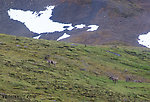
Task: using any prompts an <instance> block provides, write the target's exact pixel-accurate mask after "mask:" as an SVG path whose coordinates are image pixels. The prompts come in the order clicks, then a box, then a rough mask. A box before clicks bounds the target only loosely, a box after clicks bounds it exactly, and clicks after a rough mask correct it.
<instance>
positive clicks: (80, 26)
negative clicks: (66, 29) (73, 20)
mask: <svg viewBox="0 0 150 102" xmlns="http://www.w3.org/2000/svg"><path fill="white" fill-rule="evenodd" d="M75 27H76V28H77V29H82V28H84V27H86V25H85V24H80V25H76V26H75Z"/></svg>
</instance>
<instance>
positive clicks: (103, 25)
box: [0, 0, 150, 46]
mask: <svg viewBox="0 0 150 102" xmlns="http://www.w3.org/2000/svg"><path fill="white" fill-rule="evenodd" d="M48 5H55V6H56V7H55V9H54V10H53V16H52V17H51V19H52V20H53V21H56V22H61V23H72V24H73V25H76V24H82V23H84V24H87V25H89V24H96V25H98V26H100V27H99V29H98V30H97V31H94V32H87V31H86V30H87V29H86V28H85V29H82V30H80V29H78V30H76V29H75V30H73V31H65V32H60V33H58V32H54V33H47V34H43V35H42V36H41V38H42V39H48V40H56V39H57V38H58V37H59V36H60V35H62V34H63V33H68V34H70V35H71V37H70V38H69V39H65V40H64V41H69V42H76V43H84V44H94V45H98V44H105V43H112V42H116V41H119V42H122V43H125V44H129V45H134V46H139V44H138V42H137V39H138V35H140V34H143V33H147V32H149V31H150V28H149V27H150V6H149V5H150V1H149V0H26V1H24V0H1V1H0V33H5V34H12V35H17V36H26V37H33V36H34V35H35V34H34V33H33V32H30V31H29V30H28V29H27V28H26V27H25V26H24V25H23V24H21V23H20V22H17V21H13V20H10V19H9V16H8V14H7V11H8V10H9V9H10V8H13V9H21V10H31V11H37V12H38V11H41V10H44V9H45V7H46V6H48Z"/></svg>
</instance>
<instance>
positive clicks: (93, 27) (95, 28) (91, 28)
mask: <svg viewBox="0 0 150 102" xmlns="http://www.w3.org/2000/svg"><path fill="white" fill-rule="evenodd" d="M88 27H89V29H88V30H87V31H95V30H97V29H98V28H99V26H98V25H89V26H88Z"/></svg>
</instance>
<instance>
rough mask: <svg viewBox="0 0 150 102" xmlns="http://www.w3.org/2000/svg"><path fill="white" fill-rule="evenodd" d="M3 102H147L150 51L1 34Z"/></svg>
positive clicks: (0, 93)
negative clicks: (129, 79) (50, 61)
mask: <svg viewBox="0 0 150 102" xmlns="http://www.w3.org/2000/svg"><path fill="white" fill-rule="evenodd" d="M47 55H50V57H49V58H47V59H50V60H53V61H55V62H57V63H56V65H53V64H48V62H47V61H46V60H45V57H46V56H47ZM110 75H112V76H115V77H118V78H119V81H118V82H117V83H116V84H115V83H113V81H112V80H110V79H109V78H108V76H110ZM126 77H130V78H131V81H130V82H126V81H125V80H126ZM0 101H6V102H14V101H15V102H23V101H24V102H29V101H31V102H32V101H33V102H53V101H57V102H59V101H63V102H133V101H135V102H148V101H150V49H147V48H142V47H141V48H140V47H130V46H114V45H109V46H84V45H79V44H71V43H65V42H56V41H47V40H34V39H31V38H23V37H15V36H10V35H4V34H0Z"/></svg>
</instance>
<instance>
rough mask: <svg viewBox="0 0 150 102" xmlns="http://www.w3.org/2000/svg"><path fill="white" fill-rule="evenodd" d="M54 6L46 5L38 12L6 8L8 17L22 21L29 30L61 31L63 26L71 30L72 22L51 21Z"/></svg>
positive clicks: (38, 31)
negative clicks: (43, 9)
mask: <svg viewBox="0 0 150 102" xmlns="http://www.w3.org/2000/svg"><path fill="white" fill-rule="evenodd" d="M54 7H55V6H48V7H46V10H45V11H40V12H39V13H37V12H33V11H23V10H16V9H10V10H8V15H9V16H10V19H13V20H17V21H20V22H22V23H23V24H24V25H25V26H26V27H27V28H28V29H29V30H30V31H32V32H34V33H38V34H40V33H46V32H56V31H59V32H61V31H64V30H65V29H67V28H64V26H69V28H68V29H69V30H72V29H73V28H72V24H63V23H59V22H53V21H52V20H51V19H50V17H51V16H52V10H53V9H54Z"/></svg>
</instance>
